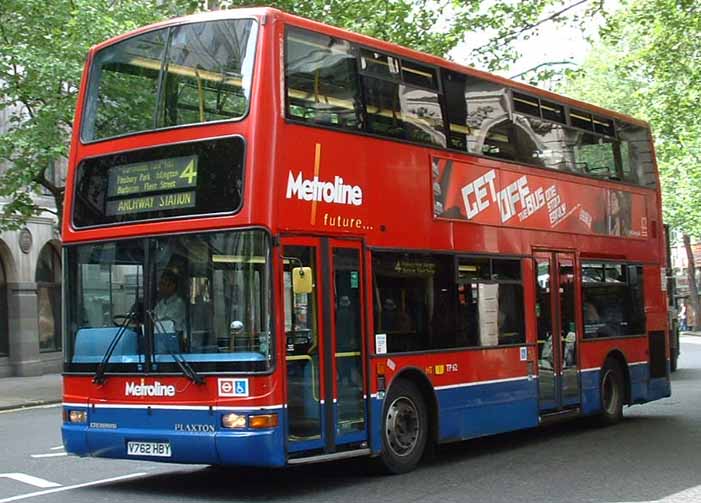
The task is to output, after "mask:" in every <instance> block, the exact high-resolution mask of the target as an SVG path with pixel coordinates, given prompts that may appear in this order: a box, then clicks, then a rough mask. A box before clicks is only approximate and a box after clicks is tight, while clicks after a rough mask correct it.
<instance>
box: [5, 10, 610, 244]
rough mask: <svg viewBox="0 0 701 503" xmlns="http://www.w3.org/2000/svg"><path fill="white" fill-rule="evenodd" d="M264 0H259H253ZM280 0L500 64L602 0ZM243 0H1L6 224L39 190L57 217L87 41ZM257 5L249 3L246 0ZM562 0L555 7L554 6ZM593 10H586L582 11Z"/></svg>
mask: <svg viewBox="0 0 701 503" xmlns="http://www.w3.org/2000/svg"><path fill="white" fill-rule="evenodd" d="M254 3H258V2H254ZM561 4H562V2H561V0H531V1H529V2H513V1H512V0H493V1H490V2H486V1H483V0H392V1H387V0H294V1H293V0H273V1H272V2H268V3H266V5H271V6H273V7H278V8H281V9H283V10H286V11H288V12H292V13H295V14H299V15H302V16H305V17H310V18H312V19H317V20H319V21H323V22H327V23H330V24H333V25H337V26H341V27H344V28H347V29H349V30H352V31H357V32H361V33H364V34H367V35H371V36H375V37H378V38H381V39H385V40H389V41H392V42H395V43H398V44H403V45H406V46H410V47H413V48H416V49H419V50H423V51H426V52H429V53H432V54H436V55H441V56H443V55H446V54H448V52H449V51H450V50H451V49H453V48H455V47H456V46H457V45H458V44H459V43H460V42H462V41H463V40H464V39H465V37H466V36H472V35H473V34H477V33H485V34H487V35H488V37H487V38H488V41H487V42H486V43H485V44H484V45H482V46H481V47H478V48H476V49H475V50H473V51H472V53H471V54H469V55H468V56H467V57H466V59H467V60H469V61H471V62H472V63H473V64H474V65H475V66H479V67H482V68H487V69H491V70H495V69H502V68H504V67H506V66H508V65H509V64H510V63H511V62H513V61H514V60H515V59H516V58H518V57H519V53H518V51H516V50H515V49H514V44H515V42H517V41H519V40H521V39H523V38H528V37H529V36H531V34H533V33H534V32H537V30H538V29H539V27H541V26H542V25H543V24H544V23H547V22H565V21H567V20H569V21H570V22H585V21H586V19H582V18H572V17H568V15H569V13H570V11H571V9H573V8H574V7H578V6H580V5H583V4H590V8H589V10H588V11H587V14H586V15H587V16H589V15H593V13H594V12H597V11H600V10H601V0H572V2H571V3H570V4H567V5H565V6H564V7H562V6H561ZM239 5H243V2H242V1H241V0H49V2H46V1H45V0H44V1H41V2H40V1H39V0H0V37H1V39H0V112H2V111H3V110H5V111H6V112H7V115H8V117H9V122H8V123H7V124H6V127H5V130H4V131H0V172H2V175H0V197H5V198H6V199H7V200H8V201H9V203H8V204H6V205H5V206H4V210H3V211H2V212H0V231H2V230H7V229H17V228H19V227H21V226H22V225H23V224H24V222H25V221H26V219H27V218H29V217H30V216H32V215H36V214H38V213H40V212H41V211H43V210H44V209H43V208H41V207H39V206H37V205H36V204H35V203H34V199H33V198H32V197H31V195H32V194H33V193H36V192H39V191H41V190H46V191H49V192H50V193H51V194H52V195H53V196H54V199H55V201H56V208H57V210H56V214H57V217H58V218H59V219H60V217H61V211H62V203H63V193H64V187H63V183H62V182H61V181H57V180H55V179H54V178H52V177H51V176H50V175H49V174H50V173H51V170H50V169H49V168H50V167H51V166H53V165H55V164H56V163H57V162H59V161H60V160H61V159H65V158H66V157H67V155H68V148H69V142H70V134H71V128H72V118H73V115H74V111H75V102H76V95H77V92H78V89H79V85H80V77H81V72H82V68H83V63H84V60H85V55H86V53H87V50H88V48H89V47H90V46H91V45H93V44H96V43H98V42H101V41H103V40H105V39H108V38H110V37H112V36H114V35H117V34H120V33H123V32H125V31H128V30H130V29H133V28H136V27H138V26H143V25H146V24H149V23H151V22H154V21H157V20H161V19H164V18H168V17H172V16H174V15H179V14H187V13H191V12H194V11H197V10H203V9H212V8H231V7H237V6H239ZM248 5H250V3H249V4H248ZM555 6H557V7H555ZM585 17H586V16H585Z"/></svg>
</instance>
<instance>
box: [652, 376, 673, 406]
mask: <svg viewBox="0 0 701 503" xmlns="http://www.w3.org/2000/svg"><path fill="white" fill-rule="evenodd" d="M671 395H672V385H671V383H670V382H669V379H667V378H666V377H661V378H659V379H650V384H649V386H648V399H649V400H657V399H658V398H665V397H668V396H671Z"/></svg>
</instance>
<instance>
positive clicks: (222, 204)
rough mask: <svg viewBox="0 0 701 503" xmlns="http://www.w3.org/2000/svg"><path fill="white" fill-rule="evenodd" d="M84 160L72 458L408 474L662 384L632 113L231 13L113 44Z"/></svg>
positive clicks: (635, 398)
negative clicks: (421, 464)
mask: <svg viewBox="0 0 701 503" xmlns="http://www.w3.org/2000/svg"><path fill="white" fill-rule="evenodd" d="M69 164H70V169H69V175H68V180H67V191H66V194H67V196H66V203H65V218H64V225H63V240H64V244H65V247H64V253H65V255H64V260H65V282H64V289H65V300H66V302H65V317H64V319H65V337H66V340H65V346H64V347H65V377H64V404H63V407H64V422H63V439H64V444H65V447H66V450H67V451H68V452H70V453H74V454H78V455H84V456H98V457H108V458H134V459H150V460H159V461H165V462H176V463H208V464H222V465H251V466H285V465H289V464H295V463H306V462H313V461H321V460H329V459H337V458H343V457H353V456H366V455H367V456H372V457H376V458H379V459H380V460H381V461H382V462H383V463H384V465H385V467H386V468H387V469H388V470H389V471H391V472H403V471H407V470H410V469H412V468H413V467H414V466H415V465H416V464H417V463H418V461H419V460H420V458H421V457H422V454H423V453H424V451H425V450H426V448H427V446H428V445H429V444H434V443H443V442H450V441H457V440H462V439H469V438H473V437H478V436H484V435H489V434H496V433H500V432H506V431H512V430H517V429H522V428H531V427H535V426H538V425H539V424H542V423H545V422H548V421H550V420H555V419H561V418H566V417H571V416H578V415H584V416H592V417H596V418H597V419H599V420H601V421H602V422H604V423H613V422H616V421H618V420H619V419H621V417H622V408H623V406H624V405H633V404H639V403H644V402H648V401H651V400H656V399H659V398H661V397H666V396H669V394H670V381H669V347H668V343H667V330H668V327H667V307H666V306H667V304H666V293H665V290H664V288H665V285H664V283H663V282H662V279H663V278H664V264H665V251H664V232H663V227H662V221H661V219H662V214H661V209H660V207H661V203H660V190H659V182H658V177H657V168H656V165H655V160H654V152H653V146H652V143H651V136H650V132H649V128H648V126H647V125H646V124H645V123H643V122H641V121H638V120H635V119H633V118H630V117H626V116H623V115H621V114H618V113H614V112H610V111H606V110H602V109H600V108H597V107H594V106H590V105H587V104H584V103H581V102H576V101H573V100H570V99H566V98H564V97H561V96H557V95H555V94H552V93H549V92H545V91H541V90H538V89H536V88H533V87H530V86H527V85H524V84H521V83H517V82H512V81H509V80H506V79H503V78H499V77H496V76H494V75H490V74H487V73H483V72H479V71H476V70H473V69H470V68H465V67H462V66H459V65H456V64H454V63H451V62H448V61H445V60H443V59H440V58H437V57H433V56H428V55H426V54H422V53H419V52H416V51H413V50H409V49H406V48H403V47H399V46H396V45H392V44H389V43H385V42H381V41H378V40H374V39H372V38H368V37H365V36H361V35H357V34H353V33H349V32H347V31H344V30H340V29H337V28H333V27H330V26H326V25H323V24H320V23H317V22H312V21H309V20H305V19H302V18H299V17H295V16H291V15H288V14H285V13H283V12H280V11H277V10H273V9H250V10H232V11H221V12H215V13H207V14H202V15H197V16H192V17H186V18H181V19H176V20H173V21H168V22H164V23H160V24H156V25H153V26H149V27H146V28H143V29H139V30H137V31H134V32H131V33H128V34H125V35H123V36H120V37H117V38H115V39H113V40H110V41H107V42H105V43H103V44H100V45H98V46H96V47H94V48H93V49H92V50H91V51H90V53H89V55H88V60H87V63H86V69H85V74H84V78H83V81H82V85H81V89H80V94H79V98H78V107H77V112H76V117H75V128H74V136H73V139H72V145H71V154H70V163H69Z"/></svg>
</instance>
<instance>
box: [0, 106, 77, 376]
mask: <svg viewBox="0 0 701 503" xmlns="http://www.w3.org/2000/svg"><path fill="white" fill-rule="evenodd" d="M10 113H12V112H11V111H10V110H8V109H5V110H3V111H0V134H3V133H5V132H6V129H5V126H6V124H7V118H8V116H9V114H10ZM3 167H4V166H2V165H1V164H0V173H1V172H2V170H3ZM58 168H59V169H56V170H51V171H52V173H51V175H52V177H54V180H55V181H59V180H58V178H60V177H62V174H63V173H65V166H60V167H58ZM59 173H60V174H59ZM34 200H35V202H36V204H37V205H39V206H40V207H42V208H49V209H54V208H55V202H54V200H53V197H52V196H50V195H42V194H39V195H36V196H34ZM5 202H6V201H4V200H3V199H2V198H0V210H1V209H2V207H3V205H4V204H5ZM61 275H62V271H61V240H60V229H59V228H58V221H57V218H56V217H55V215H53V214H52V213H49V212H44V213H43V214H41V215H39V216H36V217H32V218H30V219H29V221H27V223H26V224H25V225H24V226H23V228H22V229H20V230H18V231H7V232H0V377H9V376H35V375H41V374H45V373H53V372H60V371H61V368H62V362H63V354H62V342H61V337H62V322H61Z"/></svg>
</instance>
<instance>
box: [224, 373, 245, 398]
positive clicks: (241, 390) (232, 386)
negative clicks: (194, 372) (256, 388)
mask: <svg viewBox="0 0 701 503" xmlns="http://www.w3.org/2000/svg"><path fill="white" fill-rule="evenodd" d="M217 389H218V394H219V396H248V392H249V389H248V379H237V378H229V377H221V378H219V379H218V381H217Z"/></svg>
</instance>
